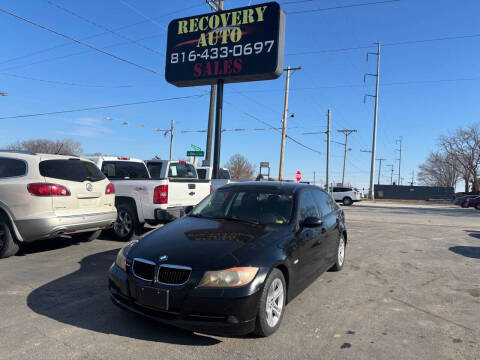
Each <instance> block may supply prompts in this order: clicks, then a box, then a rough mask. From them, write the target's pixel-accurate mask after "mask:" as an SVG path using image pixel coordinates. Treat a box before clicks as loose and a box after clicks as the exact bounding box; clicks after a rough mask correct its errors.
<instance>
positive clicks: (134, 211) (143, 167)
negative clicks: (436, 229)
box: [90, 156, 210, 241]
mask: <svg viewBox="0 0 480 360" xmlns="http://www.w3.org/2000/svg"><path fill="white" fill-rule="evenodd" d="M90 159H91V160H92V161H93V162H94V163H95V164H96V165H97V166H98V168H99V169H101V171H102V172H103V174H105V176H106V177H107V178H108V179H109V180H110V181H111V182H112V183H113V184H114V185H115V189H116V197H115V206H116V207H117V210H118V218H117V221H116V222H115V224H114V226H113V232H114V235H115V237H116V238H117V239H119V240H122V241H127V240H130V239H131V238H132V236H133V235H134V234H135V233H137V234H140V233H141V229H142V228H143V225H144V224H145V223H149V224H160V223H167V222H169V221H172V220H175V219H177V218H179V217H181V216H183V215H184V214H185V208H186V207H188V206H194V205H197V204H198V203H199V202H200V201H201V200H203V199H204V198H205V197H206V196H207V195H208V194H210V183H209V181H208V180H199V179H198V176H197V172H196V170H195V167H194V166H193V165H192V164H190V163H187V162H185V161H169V160H151V161H150V160H149V161H147V163H145V162H144V161H143V160H141V159H133V158H128V157H113V156H99V157H98V156H97V157H90ZM147 166H148V168H149V169H150V171H151V173H152V176H150V172H149V170H148V168H147Z"/></svg>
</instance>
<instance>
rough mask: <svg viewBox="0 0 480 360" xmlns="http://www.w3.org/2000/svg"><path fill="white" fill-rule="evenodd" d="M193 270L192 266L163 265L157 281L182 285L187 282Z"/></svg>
mask: <svg viewBox="0 0 480 360" xmlns="http://www.w3.org/2000/svg"><path fill="white" fill-rule="evenodd" d="M191 272H192V269H191V268H188V267H183V266H174V265H161V266H160V269H159V270H158V275H157V281H158V282H161V283H164V284H172V285H181V284H184V283H186V282H187V280H188V278H189V277H190V273H191Z"/></svg>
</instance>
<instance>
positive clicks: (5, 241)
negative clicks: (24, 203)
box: [0, 214, 20, 259]
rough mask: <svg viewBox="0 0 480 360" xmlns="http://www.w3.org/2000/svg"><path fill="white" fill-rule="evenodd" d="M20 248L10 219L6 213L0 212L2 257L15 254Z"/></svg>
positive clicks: (0, 250)
mask: <svg viewBox="0 0 480 360" xmlns="http://www.w3.org/2000/svg"><path fill="white" fill-rule="evenodd" d="M19 249H20V246H19V245H18V242H17V239H15V235H14V234H13V230H12V225H11V224H10V220H9V219H8V218H7V217H6V215H4V214H0V259H4V258H8V257H10V256H13V255H15V254H16V253H17V252H18V250H19Z"/></svg>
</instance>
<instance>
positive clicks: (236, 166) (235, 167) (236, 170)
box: [223, 154, 253, 180]
mask: <svg viewBox="0 0 480 360" xmlns="http://www.w3.org/2000/svg"><path fill="white" fill-rule="evenodd" d="M223 167H226V168H228V169H229V170H230V176H231V177H232V179H244V180H247V179H248V180H250V179H252V178H253V165H252V164H251V163H250V162H249V161H248V160H247V158H246V157H244V156H242V155H240V154H235V155H232V156H231V157H230V159H228V161H227V163H226V164H225V165H224V166H223Z"/></svg>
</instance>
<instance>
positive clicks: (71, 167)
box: [39, 159, 105, 182]
mask: <svg viewBox="0 0 480 360" xmlns="http://www.w3.org/2000/svg"><path fill="white" fill-rule="evenodd" d="M39 169H40V175H42V176H45V177H49V178H54V179H61V180H68V181H77V182H83V181H92V182H95V181H100V180H103V179H105V175H103V174H102V172H101V171H100V170H99V169H98V168H97V166H96V165H95V164H93V163H91V162H89V161H82V160H78V159H72V160H63V159H62V160H44V161H41V162H40V164H39Z"/></svg>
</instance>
